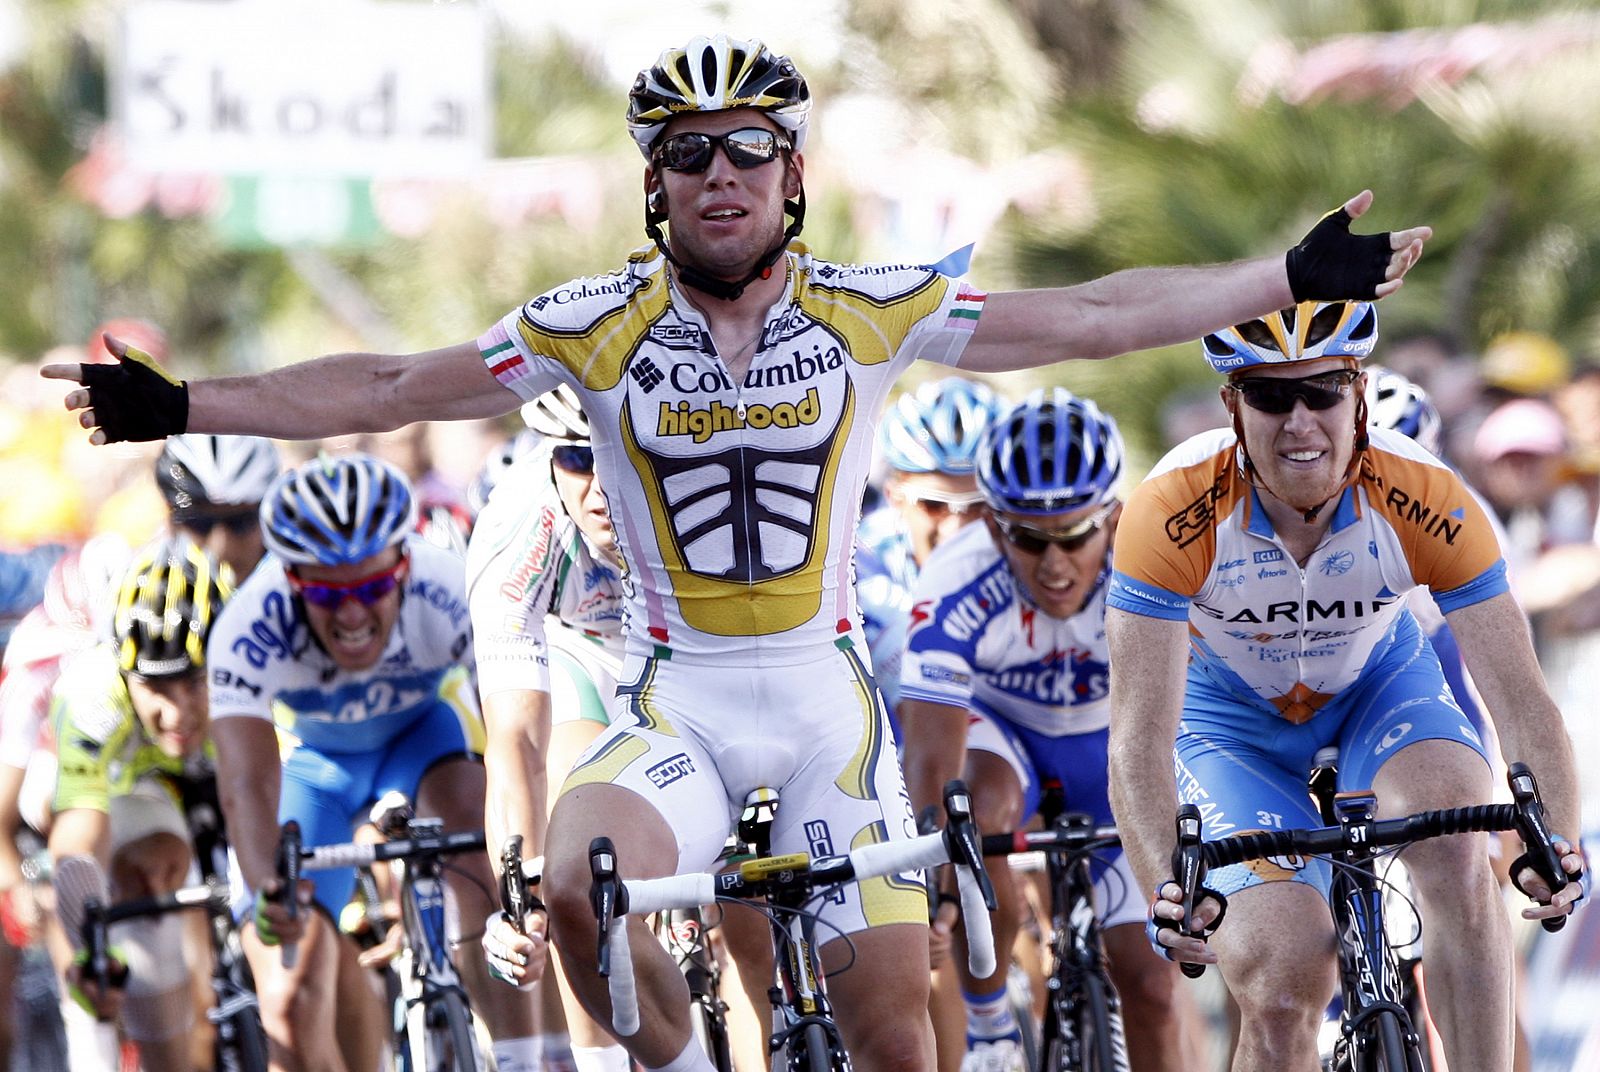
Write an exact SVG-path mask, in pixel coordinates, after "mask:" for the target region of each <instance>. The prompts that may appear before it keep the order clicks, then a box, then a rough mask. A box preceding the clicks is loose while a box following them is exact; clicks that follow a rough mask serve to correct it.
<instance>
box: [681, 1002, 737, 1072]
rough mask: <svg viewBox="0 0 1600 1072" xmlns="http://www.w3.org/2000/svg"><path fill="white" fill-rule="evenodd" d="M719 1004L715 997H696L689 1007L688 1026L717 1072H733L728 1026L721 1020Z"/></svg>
mask: <svg viewBox="0 0 1600 1072" xmlns="http://www.w3.org/2000/svg"><path fill="white" fill-rule="evenodd" d="M719 1004H720V1003H719V1002H718V1001H717V998H716V996H715V995H707V996H705V997H696V998H695V999H694V1000H693V1001H692V1002H690V1005H689V1015H690V1017H691V1020H690V1024H691V1026H692V1027H693V1028H694V1037H695V1038H696V1039H698V1040H699V1041H700V1045H701V1047H702V1048H704V1050H705V1051H706V1056H707V1057H709V1058H711V1063H712V1064H713V1065H714V1066H716V1069H717V1072H734V1070H733V1052H732V1050H731V1048H730V1047H729V1044H728V1024H727V1021H726V1020H725V1019H723V1015H722V1010H721V1009H720V1008H719V1007H718V1005H719Z"/></svg>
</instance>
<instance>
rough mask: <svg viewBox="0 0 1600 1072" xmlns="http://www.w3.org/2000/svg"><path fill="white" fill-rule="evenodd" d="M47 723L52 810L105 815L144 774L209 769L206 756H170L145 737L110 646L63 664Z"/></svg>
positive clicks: (182, 772) (197, 772) (75, 657)
mask: <svg viewBox="0 0 1600 1072" xmlns="http://www.w3.org/2000/svg"><path fill="white" fill-rule="evenodd" d="M50 720H51V723H52V724H53V726H54V728H55V737H56V752H57V757H58V759H59V761H60V767H59V770H58V772H57V774H56V791H55V799H54V801H53V803H52V805H51V807H52V810H54V811H58V812H60V811H66V810H68V809H69V808H88V809H91V810H93V811H102V812H104V811H109V810H110V807H111V798H112V797H114V796H120V795H122V794H123V793H126V792H127V791H128V790H129V789H131V788H132V787H133V784H134V783H135V782H136V781H138V780H139V779H140V778H143V777H144V776H145V775H147V774H169V775H173V776H180V775H185V774H188V775H194V776H197V777H198V776H201V775H204V774H207V773H209V772H210V771H211V770H212V765H211V760H210V759H209V758H208V757H207V756H206V755H198V756H195V757H193V758H191V759H188V760H185V759H181V758H176V757H173V756H169V755H167V754H166V753H165V752H163V751H162V750H161V749H160V748H158V747H157V746H156V744H155V742H154V741H152V740H150V738H149V737H148V736H147V735H146V734H145V732H144V725H143V724H142V723H141V722H140V721H139V716H138V715H137V714H135V713H134V710H133V700H132V699H131V698H129V696H128V686H127V684H126V683H125V682H124V681H123V679H122V673H121V671H119V670H118V669H117V658H116V654H115V653H114V652H113V651H112V649H111V648H110V647H109V646H104V645H103V646H100V647H96V648H91V649H89V650H88V651H85V652H81V653H80V654H78V655H76V656H74V657H73V658H71V659H69V660H67V662H66V663H65V664H64V665H63V667H62V672H61V677H60V678H59V679H58V680H57V681H56V688H55V695H54V698H53V699H52V701H51V705H50ZM207 747H208V749H209V746H207Z"/></svg>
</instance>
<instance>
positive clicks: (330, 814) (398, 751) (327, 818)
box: [278, 700, 472, 919]
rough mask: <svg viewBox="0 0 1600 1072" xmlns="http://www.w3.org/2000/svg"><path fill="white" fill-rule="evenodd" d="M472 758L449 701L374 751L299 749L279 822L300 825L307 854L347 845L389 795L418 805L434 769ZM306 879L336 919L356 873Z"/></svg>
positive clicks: (287, 764) (286, 773)
mask: <svg viewBox="0 0 1600 1072" xmlns="http://www.w3.org/2000/svg"><path fill="white" fill-rule="evenodd" d="M471 754H472V753H471V752H470V751H469V750H468V746H467V734H466V730H465V729H464V728H463V726H462V723H461V715H460V712H459V711H458V710H457V709H456V707H455V706H454V705H452V704H450V703H449V702H447V701H445V700H441V701H439V702H438V703H436V704H434V705H433V706H432V707H430V708H428V709H427V710H426V711H425V712H423V714H421V715H420V716H418V718H417V720H416V721H415V722H413V723H412V724H411V725H410V727H408V728H407V729H406V730H405V731H404V732H402V733H400V734H399V735H398V736H396V737H395V738H393V739H392V740H390V741H389V742H387V743H386V744H385V745H384V746H383V747H382V748H380V749H377V750H375V751H372V752H339V753H331V752H318V751H317V750H316V749H314V748H311V747H310V746H308V745H305V744H301V745H300V746H299V747H297V748H296V749H295V750H294V751H293V752H291V753H290V754H289V758H288V759H287V760H285V761H284V764H283V791H282V796H281V797H280V798H279V801H278V821H279V822H280V823H282V822H286V821H287V820H289V819H294V820H296V821H297V822H299V824H300V833H301V836H302V838H303V839H304V841H305V844H306V846H307V847H308V848H310V847H312V846H316V845H340V844H344V843H345V842H348V841H349V840H350V836H351V833H352V832H353V831H354V830H355V828H356V827H357V826H359V825H360V824H361V823H364V822H366V820H367V812H368V810H369V809H370V808H371V807H372V805H373V803H375V802H376V801H377V800H378V798H379V797H381V796H383V794H385V793H387V792H390V791H391V790H394V791H398V792H401V793H404V794H405V795H406V796H407V797H409V798H411V799H412V800H416V799H417V786H418V785H419V784H420V783H421V782H422V776H423V775H424V774H426V773H427V771H428V768H430V767H432V766H433V765H434V764H435V763H437V762H439V761H440V760H442V759H454V758H461V757H467V756H470V755H471ZM306 877H307V878H309V879H310V880H311V882H312V884H313V885H314V886H315V887H316V901H317V903H318V904H319V905H321V906H322V907H323V908H324V909H325V910H326V911H327V912H328V914H329V915H330V916H332V917H333V918H334V919H338V918H339V912H340V910H341V909H343V908H344V906H345V903H346V902H348V901H349V900H350V895H351V894H352V893H354V892H355V886H356V873H355V870H354V869H353V868H348V867H344V868H336V869H334V870H329V871H308V872H306Z"/></svg>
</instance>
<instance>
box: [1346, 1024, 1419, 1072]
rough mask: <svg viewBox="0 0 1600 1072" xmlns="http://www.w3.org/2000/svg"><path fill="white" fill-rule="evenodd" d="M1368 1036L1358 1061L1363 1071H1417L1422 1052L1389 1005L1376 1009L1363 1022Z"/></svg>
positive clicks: (1364, 1030) (1364, 1033) (1363, 1027)
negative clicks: (1413, 1043)
mask: <svg viewBox="0 0 1600 1072" xmlns="http://www.w3.org/2000/svg"><path fill="white" fill-rule="evenodd" d="M1361 1031H1362V1034H1363V1035H1364V1036H1365V1038H1364V1041H1365V1043H1366V1045H1364V1046H1363V1047H1362V1048H1361V1049H1362V1053H1361V1056H1360V1058H1359V1059H1358V1061H1357V1062H1356V1064H1357V1065H1358V1067H1359V1068H1360V1069H1361V1072H1416V1070H1418V1069H1420V1068H1421V1067H1422V1054H1421V1053H1420V1051H1418V1050H1417V1048H1416V1047H1415V1046H1414V1045H1412V1043H1411V1042H1410V1040H1409V1037H1408V1035H1409V1033H1408V1032H1407V1030H1406V1027H1405V1025H1404V1024H1403V1023H1402V1022H1401V1020H1400V1018H1399V1017H1398V1016H1396V1015H1395V1014H1394V1013H1393V1012H1391V1011H1389V1010H1388V1009H1384V1010H1381V1011H1379V1012H1375V1013H1373V1015H1372V1018H1371V1019H1370V1020H1368V1021H1367V1022H1366V1023H1365V1024H1364V1025H1363V1026H1362V1029H1361Z"/></svg>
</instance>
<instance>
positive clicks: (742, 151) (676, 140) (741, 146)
mask: <svg viewBox="0 0 1600 1072" xmlns="http://www.w3.org/2000/svg"><path fill="white" fill-rule="evenodd" d="M719 145H720V146H722V151H723V152H724V153H726V154H727V155H728V159H729V160H730V161H731V162H732V163H733V166H734V167H736V168H739V169H740V170H741V171H748V170H749V169H750V168H758V167H760V166H761V165H762V164H770V163H772V161H773V160H775V159H777V156H778V153H779V152H780V151H782V152H787V151H788V150H790V149H792V148H794V146H793V144H792V143H791V142H790V141H789V139H788V138H786V137H784V136H783V135H782V134H779V133H777V132H776V131H772V130H768V129H766V128H765V127H740V128H739V129H738V130H730V131H728V132H727V133H726V134H701V133H699V132H690V133H686V134H674V135H673V136H672V137H670V138H667V139H665V140H663V141H662V143H661V144H660V145H659V146H657V147H656V153H655V162H656V163H657V164H659V165H660V166H661V167H664V168H666V169H667V170H668V171H685V172H688V173H689V174H691V175H697V174H699V173H700V172H702V171H704V170H705V169H706V168H708V167H710V166H711V154H712V153H713V152H715V151H716V148H717V146H719Z"/></svg>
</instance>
